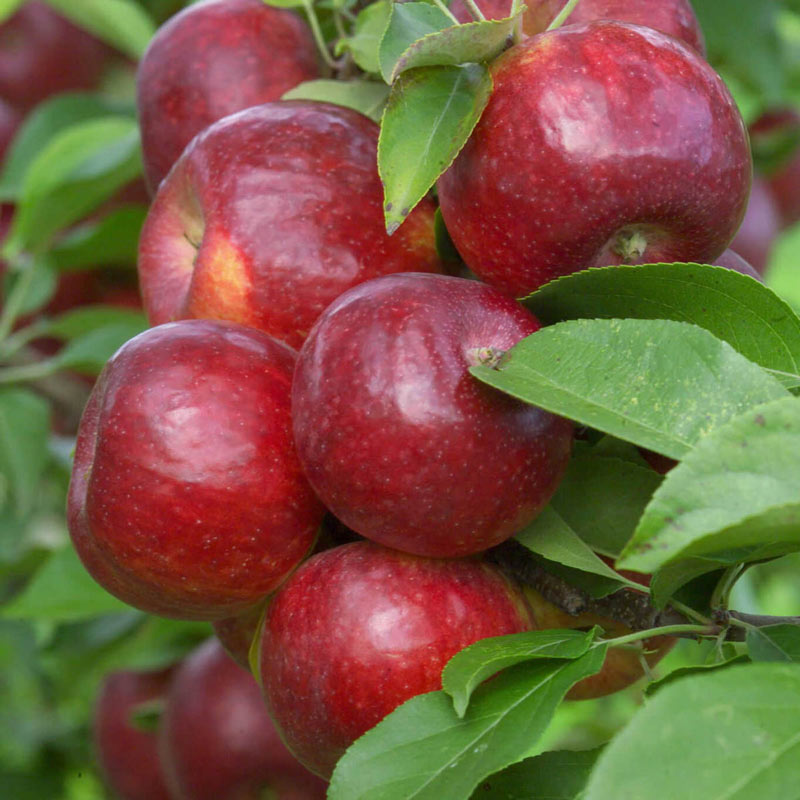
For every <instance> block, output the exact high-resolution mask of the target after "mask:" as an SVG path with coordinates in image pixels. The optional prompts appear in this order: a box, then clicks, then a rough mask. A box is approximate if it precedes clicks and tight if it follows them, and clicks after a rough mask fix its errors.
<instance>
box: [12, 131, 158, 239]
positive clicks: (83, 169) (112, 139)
mask: <svg viewBox="0 0 800 800" xmlns="http://www.w3.org/2000/svg"><path fill="white" fill-rule="evenodd" d="M141 169H142V164H141V153H140V149H139V131H138V127H137V124H136V121H135V120H134V119H130V118H128V117H122V116H108V117H103V118H99V119H92V120H88V121H86V122H83V123H79V124H77V125H73V126H71V127H69V128H67V129H66V130H63V131H61V132H60V133H59V134H58V135H57V136H55V137H54V138H53V139H52V140H51V141H50V142H49V143H48V144H47V146H46V147H44V149H43V150H42V151H41V152H40V153H39V154H38V155H37V156H36V158H35V159H34V161H33V163H32V164H31V165H30V167H29V169H28V171H27V173H26V174H25V179H24V181H23V185H22V191H21V195H20V198H19V206H18V208H17V213H16V214H15V215H14V219H13V222H12V225H11V231H10V233H9V237H8V239H7V240H6V242H5V244H4V249H5V250H6V252H10V253H12V254H13V253H16V252H19V251H20V250H24V249H30V250H37V249H41V248H43V247H46V246H47V244H48V243H49V241H50V238H51V237H52V236H53V234H55V233H56V232H57V231H59V230H61V229H62V228H64V227H66V226H68V225H69V224H70V223H72V222H75V221H77V220H79V219H81V218H82V217H84V216H86V214H88V213H89V212H90V211H92V210H93V209H94V208H96V207H97V206H98V205H99V204H100V203H102V202H103V201H104V200H107V199H108V198H109V197H110V196H111V195H112V194H114V192H116V191H117V190H118V189H120V188H122V187H123V186H124V185H125V184H127V183H129V182H130V181H132V180H133V179H134V178H136V177H137V176H138V175H140V174H141Z"/></svg>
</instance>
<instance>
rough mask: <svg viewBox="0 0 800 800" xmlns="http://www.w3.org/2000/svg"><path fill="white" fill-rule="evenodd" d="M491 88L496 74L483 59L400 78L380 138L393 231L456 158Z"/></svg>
mask: <svg viewBox="0 0 800 800" xmlns="http://www.w3.org/2000/svg"><path fill="white" fill-rule="evenodd" d="M491 92H492V79H491V76H490V75H489V71H488V69H486V67H484V66H482V65H480V64H467V65H464V66H457V67H420V68H419V69H412V70H409V71H408V72H404V73H403V74H402V75H401V76H400V77H399V78H398V79H397V81H395V83H394V85H393V86H392V91H391V94H390V95H389V101H388V103H387V106H386V110H385V111H384V113H383V120H382V122H381V134H380V139H379V142H378V171H379V173H380V176H381V181H383V189H384V201H385V204H384V215H385V219H386V230H387V231H388V232H389V233H390V234H391V233H394V231H396V230H397V228H398V227H399V226H400V225H401V223H402V222H403V220H404V219H405V218H406V217H407V216H408V215H409V213H411V210H412V209H413V208H414V206H415V205H416V204H417V203H418V202H419V201H420V200H421V199H422V198H423V197H424V196H425V194H426V193H427V192H428V190H429V189H430V188H431V186H433V184H434V183H435V182H436V179H437V178H438V177H439V176H440V175H441V174H442V173H443V172H444V171H445V170H446V169H447V168H448V167H449V166H450V164H452V163H453V159H454V158H455V157H456V156H457V155H458V152H459V150H461V148H462V147H463V146H464V143H465V142H466V141H467V139H468V138H469V135H470V134H471V133H472V129H473V128H474V127H475V125H476V124H477V122H478V120H479V119H480V116H481V114H482V113H483V109H484V108H485V107H486V103H488V102H489V95H490V94H491Z"/></svg>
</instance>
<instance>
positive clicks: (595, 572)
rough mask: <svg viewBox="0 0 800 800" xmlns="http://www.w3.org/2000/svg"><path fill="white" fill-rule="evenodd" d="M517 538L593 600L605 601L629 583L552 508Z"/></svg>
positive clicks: (549, 566) (547, 509) (552, 569)
mask: <svg viewBox="0 0 800 800" xmlns="http://www.w3.org/2000/svg"><path fill="white" fill-rule="evenodd" d="M515 538H516V540H517V541H518V542H520V543H521V544H523V545H525V547H526V548H527V549H528V550H530V551H531V552H532V553H535V554H537V555H538V556H541V557H542V559H544V560H545V561H546V562H547V568H548V569H549V570H550V571H552V572H555V574H557V575H558V576H559V577H561V578H564V579H565V580H567V581H568V582H569V583H572V584H574V585H576V586H577V587H578V588H580V589H584V590H585V591H587V592H588V593H589V594H590V595H591V596H592V597H605V596H606V595H609V594H611V593H612V592H615V591H617V589H621V588H622V587H623V586H625V585H626V583H627V581H626V580H625V578H623V577H622V576H621V575H620V574H619V573H617V572H615V571H614V570H613V569H612V568H611V567H609V566H608V564H606V563H605V562H604V561H603V560H602V559H600V558H598V556H597V555H595V553H594V552H593V551H592V549H591V548H590V547H589V546H588V545H587V544H586V543H585V542H584V541H583V540H582V539H581V538H580V537H579V536H578V534H577V533H576V532H575V531H574V530H573V529H572V528H571V527H570V526H569V525H568V524H567V523H566V522H565V521H564V519H563V518H562V517H561V515H560V514H559V513H558V512H557V511H556V510H555V509H554V508H553V507H552V506H548V507H547V508H545V509H544V510H543V511H542V513H541V514H539V516H538V517H537V518H536V519H535V520H534V521H533V522H532V523H531V524H530V525H528V526H526V527H525V528H524V529H523V530H521V531H520V532H519V533H518V534H516V536H515ZM563 568H566V569H563ZM575 573H579V574H578V575H575Z"/></svg>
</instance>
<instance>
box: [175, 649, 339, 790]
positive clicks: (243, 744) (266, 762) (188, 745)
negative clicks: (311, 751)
mask: <svg viewBox="0 0 800 800" xmlns="http://www.w3.org/2000/svg"><path fill="white" fill-rule="evenodd" d="M160 733H161V757H162V761H163V764H164V773H165V775H166V778H167V785H168V786H169V787H170V789H171V791H172V792H173V796H174V797H175V798H176V800H262V798H270V800H273V799H274V800H323V798H324V797H325V791H326V784H325V782H324V781H322V780H321V779H320V778H318V777H317V776H316V775H312V774H311V773H310V772H309V771H308V770H307V769H305V768H304V767H303V766H302V765H301V764H300V763H299V762H298V761H297V759H296V758H295V757H294V756H293V755H292V754H291V753H290V752H289V751H288V750H287V749H286V746H285V745H284V744H283V742H282V741H281V739H280V736H279V735H278V733H277V731H276V730H275V726H274V725H273V723H272V721H271V720H270V718H269V714H267V710H266V708H264V702H263V700H262V698H261V691H260V689H259V688H258V684H257V683H256V682H255V680H254V679H253V676H252V675H251V674H250V673H249V672H245V670H243V669H242V668H241V667H239V666H237V665H236V664H235V663H234V662H233V661H232V660H231V659H230V658H229V657H228V655H227V654H226V653H225V651H224V650H223V649H222V647H221V646H220V644H219V642H217V641H216V640H215V639H209V640H208V641H207V642H205V643H204V644H202V645H200V647H198V648H197V649H196V650H195V651H194V652H193V653H191V654H190V655H189V656H188V657H187V658H186V660H185V661H184V662H183V663H182V664H181V666H180V667H179V669H178V670H177V672H176V674H175V678H174V680H173V682H172V685H171V686H170V690H169V693H168V695H167V700H166V705H165V708H164V716H163V718H162V725H161V732H160Z"/></svg>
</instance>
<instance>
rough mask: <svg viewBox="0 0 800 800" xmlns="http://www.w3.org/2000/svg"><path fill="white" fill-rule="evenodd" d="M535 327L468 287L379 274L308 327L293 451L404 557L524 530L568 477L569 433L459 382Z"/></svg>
mask: <svg viewBox="0 0 800 800" xmlns="http://www.w3.org/2000/svg"><path fill="white" fill-rule="evenodd" d="M538 328H539V323H538V322H537V320H536V318H535V317H534V316H533V315H532V314H531V313H530V312H529V311H527V310H526V309H524V308H523V307H522V306H520V305H519V304H518V303H516V302H515V301H514V300H512V299H511V298H508V297H506V296H504V295H503V294H502V293H501V292H498V291H497V290H496V289H493V288H492V287H490V286H486V285H485V284H482V283H478V282H477V281H470V280H465V279H464V278H454V277H449V276H445V275H425V274H421V273H406V274H401V275H389V276H386V277H383V278H378V279H376V280H373V281H370V282H368V283H365V284H362V285H361V286H357V287H355V288H354V289H351V290H350V291H348V292H346V293H345V294H343V295H342V296H341V297H340V298H339V299H338V300H336V301H335V302H334V303H332V304H331V306H330V307H329V308H328V309H327V310H326V311H325V313H324V314H323V316H322V317H321V318H320V320H319V322H318V323H317V324H316V325H315V326H314V329H313V330H312V332H311V335H310V336H309V338H308V340H307V341H306V343H305V345H304V346H303V349H302V351H301V353H300V357H299V358H298V362H297V369H296V371H295V378H294V385H293V388H292V415H293V419H294V434H295V442H296V444H297V451H298V455H299V456H300V460H301V462H302V464H303V468H304V470H305V472H306V475H308V478H309V481H310V482H311V485H312V486H313V487H314V489H315V490H316V492H317V493H318V495H319V497H320V498H321V499H322V501H323V502H324V503H325V504H326V506H327V507H328V508H329V509H330V510H331V511H332V512H333V513H334V514H335V515H336V517H338V518H339V519H340V520H341V521H342V522H343V523H344V524H345V525H347V526H349V527H350V528H352V529H353V530H354V531H356V532H357V533H359V534H361V535H362V536H366V537H367V538H368V539H372V540H373V541H376V542H380V543H381V544H384V545H387V546H388V547H395V548H397V549H398V550H404V551H406V552H409V553H417V554H419V555H426V556H435V557H455V556H463V555H467V554H470V553H477V552H479V551H481V550H485V549H487V548H489V547H492V546H493V545H495V544H499V543H500V542H501V541H503V540H504V539H507V538H508V537H509V536H512V535H513V534H514V533H516V532H517V531H518V530H519V529H520V528H522V527H523V526H524V525H526V524H527V523H528V522H530V521H531V520H532V519H533V518H534V517H535V516H536V514H537V513H538V512H539V511H540V510H541V509H542V508H543V506H544V505H545V504H546V503H547V501H548V500H549V499H550V496H551V494H552V493H553V492H554V491H555V489H556V486H557V485H558V482H559V480H560V478H561V476H562V474H563V472H564V469H565V468H566V465H567V461H568V459H569V454H570V448H571V444H572V425H571V424H570V423H569V422H567V421H566V420H564V419H561V418H560V417H556V416H553V415H552V414H548V413H546V412H545V411H542V410H541V409H539V408H535V407H533V406H530V405H527V404H525V403H522V402H520V401H518V400H515V399H512V398H510V397H509V396H508V395H505V394H502V393H500V392H498V391H496V390H494V389H491V388H489V387H487V386H485V385H483V384H481V383H479V382H478V381H477V380H476V379H475V378H473V377H472V376H471V375H470V374H469V371H468V370H469V368H470V366H472V365H476V364H480V363H493V362H494V361H496V359H497V358H498V357H499V355H500V354H501V353H502V352H504V351H506V350H508V349H509V348H511V347H512V346H513V345H515V344H516V343H517V342H518V341H519V340H520V339H523V338H524V337H525V336H527V335H529V334H531V333H533V332H534V331H536V330H537V329H538Z"/></svg>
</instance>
